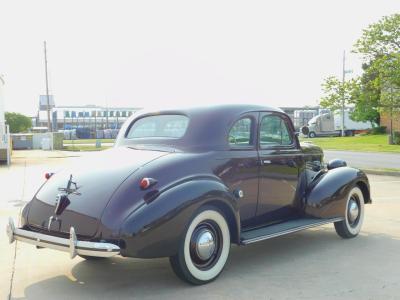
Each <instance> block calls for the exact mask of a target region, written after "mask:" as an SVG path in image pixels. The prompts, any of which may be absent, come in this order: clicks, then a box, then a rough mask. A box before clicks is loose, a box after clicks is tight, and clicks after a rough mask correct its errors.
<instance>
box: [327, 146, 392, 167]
mask: <svg viewBox="0 0 400 300" xmlns="http://www.w3.org/2000/svg"><path fill="white" fill-rule="evenodd" d="M324 154H325V160H326V161H329V160H331V159H335V158H341V159H344V160H345V161H346V162H347V164H348V165H349V166H353V167H358V168H370V169H400V154H397V153H382V152H353V151H333V150H324Z"/></svg>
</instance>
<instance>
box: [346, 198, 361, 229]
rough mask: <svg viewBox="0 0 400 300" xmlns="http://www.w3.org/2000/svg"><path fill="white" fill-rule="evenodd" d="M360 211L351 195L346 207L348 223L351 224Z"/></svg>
mask: <svg viewBox="0 0 400 300" xmlns="http://www.w3.org/2000/svg"><path fill="white" fill-rule="evenodd" d="M359 213H360V208H359V207H358V203H357V200H355V199H354V198H353V197H352V198H351V199H350V200H349V207H348V213H347V215H348V218H349V223H351V224H353V223H354V222H355V221H356V220H357V218H358V215H359Z"/></svg>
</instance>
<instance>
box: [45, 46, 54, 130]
mask: <svg viewBox="0 0 400 300" xmlns="http://www.w3.org/2000/svg"><path fill="white" fill-rule="evenodd" d="M43 43H44V71H45V75H46V98H47V128H48V130H49V132H52V131H53V130H52V128H51V121H50V95H49V80H48V76H47V49H46V41H44V42H43Z"/></svg>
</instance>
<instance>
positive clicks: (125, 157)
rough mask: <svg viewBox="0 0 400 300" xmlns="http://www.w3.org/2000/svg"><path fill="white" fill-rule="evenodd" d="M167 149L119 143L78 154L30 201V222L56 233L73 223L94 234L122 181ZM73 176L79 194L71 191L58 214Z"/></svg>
mask: <svg viewBox="0 0 400 300" xmlns="http://www.w3.org/2000/svg"><path fill="white" fill-rule="evenodd" d="M168 153H169V152H162V151H151V150H136V149H132V148H128V147H118V148H113V149H110V150H106V151H101V152H98V153H95V154H93V155H91V157H85V158H79V159H77V160H76V161H75V162H74V163H73V164H71V166H69V167H67V168H65V169H64V170H62V171H60V172H58V173H56V174H54V175H53V176H52V177H51V178H50V179H49V180H48V181H47V182H46V183H45V184H44V185H43V186H42V187H41V189H40V190H39V191H38V193H37V194H36V195H35V197H34V198H33V200H32V201H31V204H30V207H29V212H28V216H27V223H28V224H29V226H33V227H36V228H39V229H46V230H49V229H50V231H52V232H55V233H57V232H58V233H69V230H70V227H71V226H73V227H74V228H75V231H76V233H77V234H78V235H81V236H85V237H92V236H94V235H95V234H96V231H97V228H98V225H99V220H100V218H101V215H102V213H103V211H104V208H105V207H106V205H107V203H108V202H109V200H110V199H111V196H112V195H113V193H114V192H115V191H116V189H117V188H118V187H119V186H120V185H121V183H122V182H123V181H124V180H125V179H126V178H127V177H128V176H129V175H131V174H132V173H134V172H135V171H137V170H138V169H139V168H140V167H142V166H144V165H146V164H147V163H149V162H151V161H153V160H156V159H158V158H160V157H162V156H165V155H167V154H168ZM71 176H72V177H71ZM70 179H71V181H72V182H74V183H76V186H75V184H74V183H72V184H71V185H70V186H71V187H72V188H73V189H75V188H76V194H74V193H71V194H69V195H68V200H69V201H68V202H69V204H68V206H67V207H66V208H65V209H64V210H63V211H62V213H61V214H59V215H58V216H57V215H56V214H55V207H56V201H57V195H59V194H62V193H63V191H60V190H59V189H60V188H61V189H62V188H66V187H67V185H68V182H69V181H70ZM50 219H52V220H51V221H50ZM49 223H50V226H49Z"/></svg>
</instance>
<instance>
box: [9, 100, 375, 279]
mask: <svg viewBox="0 0 400 300" xmlns="http://www.w3.org/2000/svg"><path fill="white" fill-rule="evenodd" d="M47 177H48V180H47V181H46V182H45V183H44V184H43V186H42V187H41V188H40V189H39V191H38V192H37V193H36V195H35V196H34V197H33V199H32V201H30V202H29V203H28V204H27V206H26V207H25V208H24V210H23V212H22V216H21V225H20V227H19V228H16V227H15V226H14V223H13V221H12V220H11V219H10V222H9V224H8V227H7V232H8V236H9V239H10V242H13V241H14V240H19V241H22V242H27V243H31V244H34V245H37V246H38V247H39V248H40V247H47V248H53V249H57V250H61V251H67V252H69V253H70V255H71V257H72V258H73V257H75V256H76V255H79V256H81V257H84V258H86V259H93V258H105V257H111V256H113V255H117V254H120V255H122V256H126V257H139V258H155V257H170V262H171V265H172V268H173V270H174V271H175V273H176V274H177V275H178V276H179V277H180V278H182V279H183V280H186V281H188V282H190V283H192V284H203V283H207V282H209V281H211V280H213V279H215V278H216V277H217V276H218V275H219V274H220V272H221V271H222V269H223V268H224V265H225V263H226V261H227V259H228V255H229V251H230V246H231V244H232V243H234V244H238V245H247V244H251V243H254V242H258V241H263V240H266V239H270V238H273V237H277V236H281V235H285V234H289V233H292V232H296V231H299V230H303V229H307V228H311V227H315V226H319V225H323V224H327V223H333V224H334V226H335V229H336V232H337V233H338V234H339V236H341V237H342V238H352V237H355V236H356V235H357V234H358V233H359V232H360V229H361V225H362V223H363V218H364V204H365V203H370V202H371V198H370V189H369V183H368V179H367V177H366V175H365V174H364V173H363V172H362V171H360V170H358V169H354V168H351V167H347V166H346V163H345V162H344V161H342V160H333V161H331V162H329V163H328V164H327V165H325V164H324V163H323V153H322V151H321V149H320V148H318V147H316V146H314V145H312V144H309V143H302V144H300V143H299V140H298V138H297V135H296V133H295V132H294V128H293V125H292V122H291V121H290V119H289V118H288V116H287V115H285V114H284V113H283V112H282V111H281V110H279V109H275V108H271V107H264V106H254V105H224V106H215V107H207V108H190V109H175V110H161V111H143V112H141V113H139V114H136V115H134V116H132V117H130V119H129V120H127V121H126V123H125V124H124V126H123V127H122V128H121V131H120V133H119V136H118V138H117V140H116V143H115V147H114V148H113V149H110V150H107V151H103V152H99V153H98V154H96V155H94V156H93V157H92V158H88V159H82V161H79V163H78V164H77V165H76V166H72V165H71V166H70V167H69V168H67V169H65V170H63V171H60V172H57V173H55V174H52V173H48V174H47Z"/></svg>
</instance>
